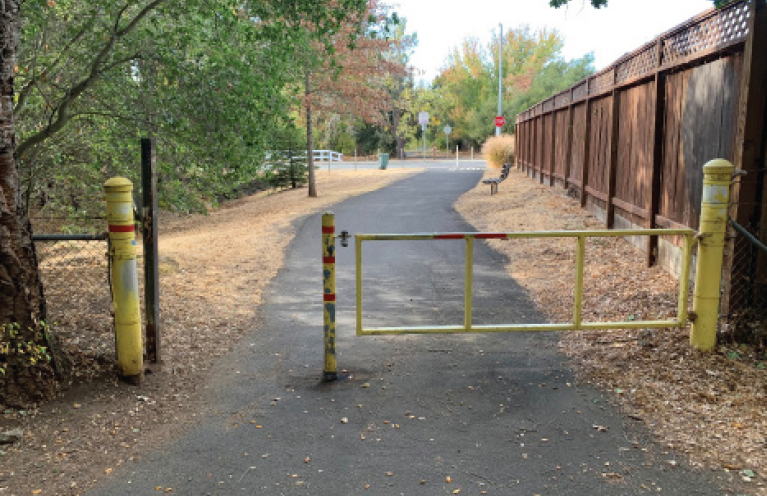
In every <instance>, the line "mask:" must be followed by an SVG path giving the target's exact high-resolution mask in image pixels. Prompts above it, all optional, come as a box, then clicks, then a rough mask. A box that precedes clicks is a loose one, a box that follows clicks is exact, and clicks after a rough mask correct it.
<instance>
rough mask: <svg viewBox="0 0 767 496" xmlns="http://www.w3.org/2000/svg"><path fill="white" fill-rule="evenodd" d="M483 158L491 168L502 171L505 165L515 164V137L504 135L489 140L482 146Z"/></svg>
mask: <svg viewBox="0 0 767 496" xmlns="http://www.w3.org/2000/svg"><path fill="white" fill-rule="evenodd" d="M482 156H484V157H485V160H487V163H488V164H490V167H495V168H496V169H500V168H502V167H503V164H505V163H513V162H514V136H512V135H510V134H502V135H500V136H493V137H492V138H488V139H487V141H485V142H484V144H483V145H482Z"/></svg>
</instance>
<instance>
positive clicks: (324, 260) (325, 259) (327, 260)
mask: <svg viewBox="0 0 767 496" xmlns="http://www.w3.org/2000/svg"><path fill="white" fill-rule="evenodd" d="M322 263H324V264H326V263H330V264H334V263H336V257H322Z"/></svg>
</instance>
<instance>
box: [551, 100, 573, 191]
mask: <svg viewBox="0 0 767 496" xmlns="http://www.w3.org/2000/svg"><path fill="white" fill-rule="evenodd" d="M554 119H555V120H556V127H555V129H556V136H555V137H554V174H557V175H558V176H559V177H565V168H566V164H567V130H568V128H569V127H570V123H569V121H568V114H567V109H566V108H565V109H563V110H560V111H558V112H556V113H555V114H554Z"/></svg>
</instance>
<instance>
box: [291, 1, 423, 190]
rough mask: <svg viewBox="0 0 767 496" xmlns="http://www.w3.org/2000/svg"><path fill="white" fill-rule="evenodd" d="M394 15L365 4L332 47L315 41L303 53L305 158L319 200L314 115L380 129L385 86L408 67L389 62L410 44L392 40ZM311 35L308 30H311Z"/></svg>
mask: <svg viewBox="0 0 767 496" xmlns="http://www.w3.org/2000/svg"><path fill="white" fill-rule="evenodd" d="M398 23H399V19H398V18H397V17H396V14H395V15H392V16H390V15H389V8H388V7H387V6H385V5H383V4H380V3H379V2H378V0H368V2H367V6H366V10H365V11H364V12H360V13H358V14H356V15H350V16H349V17H348V18H347V19H346V20H345V22H344V23H342V24H341V26H340V28H339V30H338V31H337V33H335V34H334V36H333V37H332V43H331V44H324V45H323V44H320V43H317V42H316V41H313V40H308V41H309V43H308V45H307V46H305V47H304V50H305V53H304V57H303V60H304V61H305V64H306V65H305V69H304V71H305V73H304V75H303V76H304V77H303V79H304V87H303V95H302V96H303V110H304V116H305V118H306V131H307V154H308V156H309V161H308V163H309V192H308V194H309V196H311V197H314V196H317V190H316V185H315V181H314V167H313V163H312V159H311V157H312V152H313V150H314V139H313V138H314V136H313V128H312V116H313V113H314V112H327V113H334V114H341V115H344V114H346V115H354V116H355V117H358V118H360V119H362V120H364V121H365V122H368V123H375V124H381V125H384V124H385V123H386V117H387V116H386V111H388V110H389V109H390V108H391V102H392V95H391V93H390V92H388V91H387V83H388V81H389V80H390V78H392V77H398V76H402V77H405V76H406V75H407V74H408V69H407V65H406V62H404V61H402V60H401V59H397V58H395V57H391V56H389V55H390V54H391V53H394V52H395V51H397V50H402V49H404V46H405V45H406V44H408V43H411V42H412V41H411V40H410V39H409V38H407V37H403V36H401V37H396V36H391V25H392V24H398ZM309 31H311V29H309Z"/></svg>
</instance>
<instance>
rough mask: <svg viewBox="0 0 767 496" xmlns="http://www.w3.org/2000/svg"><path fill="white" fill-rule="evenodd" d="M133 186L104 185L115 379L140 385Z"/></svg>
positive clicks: (115, 180) (115, 182)
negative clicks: (108, 244)
mask: <svg viewBox="0 0 767 496" xmlns="http://www.w3.org/2000/svg"><path fill="white" fill-rule="evenodd" d="M132 191H133V183H131V182H130V181H129V180H128V179H125V178H124V177H114V178H112V179H109V180H108V181H107V182H106V183H104V192H105V193H106V199H107V223H108V224H109V243H110V249H109V256H110V259H111V261H112V264H111V265H112V268H111V272H110V276H111V280H112V301H113V304H114V311H115V335H116V340H115V347H116V348H117V350H116V351H117V375H118V376H120V377H121V378H122V379H125V380H128V381H131V382H139V381H140V380H141V378H142V375H143V372H144V359H143V346H142V343H141V310H140V308H139V293H138V270H137V268H136V236H135V233H134V223H133V195H132V194H131V193H132Z"/></svg>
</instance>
